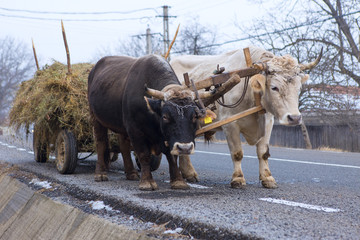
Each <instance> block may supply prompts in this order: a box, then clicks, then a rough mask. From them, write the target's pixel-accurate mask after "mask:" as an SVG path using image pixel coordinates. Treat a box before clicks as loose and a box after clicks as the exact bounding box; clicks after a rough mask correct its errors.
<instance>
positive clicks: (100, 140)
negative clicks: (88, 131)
mask: <svg viewBox="0 0 360 240" xmlns="http://www.w3.org/2000/svg"><path fill="white" fill-rule="evenodd" d="M93 125H94V136H95V142H96V151H97V155H98V157H97V161H96V168H95V181H97V182H101V181H108V180H109V178H108V176H107V171H108V170H109V163H110V151H109V139H108V132H107V128H105V127H103V126H102V125H101V124H100V123H99V122H98V121H96V120H94V121H93Z"/></svg>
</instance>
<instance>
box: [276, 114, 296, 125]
mask: <svg viewBox="0 0 360 240" xmlns="http://www.w3.org/2000/svg"><path fill="white" fill-rule="evenodd" d="M279 123H280V124H281V125H287V126H296V125H300V124H301V123H302V116H301V114H285V115H284V116H283V117H282V118H281V119H279Z"/></svg>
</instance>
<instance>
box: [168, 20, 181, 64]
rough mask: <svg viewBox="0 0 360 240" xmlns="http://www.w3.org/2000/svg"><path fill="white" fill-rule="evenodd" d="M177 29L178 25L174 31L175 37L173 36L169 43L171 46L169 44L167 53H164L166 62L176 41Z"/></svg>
mask: <svg viewBox="0 0 360 240" xmlns="http://www.w3.org/2000/svg"><path fill="white" fill-rule="evenodd" d="M179 28H180V24H179V25H178V27H177V29H176V33H175V36H174V38H173V40H172V41H171V44H170V46H169V49H168V50H167V52H166V54H165V57H164V58H165V60H167V58H168V57H169V55H170V50H171V48H172V46H173V45H174V42H175V40H176V37H177V35H178V33H179Z"/></svg>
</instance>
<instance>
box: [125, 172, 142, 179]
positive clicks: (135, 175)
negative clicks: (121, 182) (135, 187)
mask: <svg viewBox="0 0 360 240" xmlns="http://www.w3.org/2000/svg"><path fill="white" fill-rule="evenodd" d="M126 179H127V180H132V181H134V180H139V179H140V177H139V174H138V173H137V172H132V173H129V174H128V173H127V174H126Z"/></svg>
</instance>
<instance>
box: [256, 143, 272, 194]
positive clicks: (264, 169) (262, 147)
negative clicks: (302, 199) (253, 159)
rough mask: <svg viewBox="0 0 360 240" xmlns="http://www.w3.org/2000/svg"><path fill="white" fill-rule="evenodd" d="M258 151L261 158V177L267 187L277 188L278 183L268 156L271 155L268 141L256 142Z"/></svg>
mask: <svg viewBox="0 0 360 240" xmlns="http://www.w3.org/2000/svg"><path fill="white" fill-rule="evenodd" d="M256 147H257V148H256V153H257V155H258V158H259V179H260V181H261V184H262V185H263V187H265V188H277V184H276V181H275V179H274V178H273V176H272V175H271V172H270V168H269V161H268V158H269V157H270V152H269V144H268V141H267V142H265V141H262V140H261V141H260V142H259V143H258V144H256Z"/></svg>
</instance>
